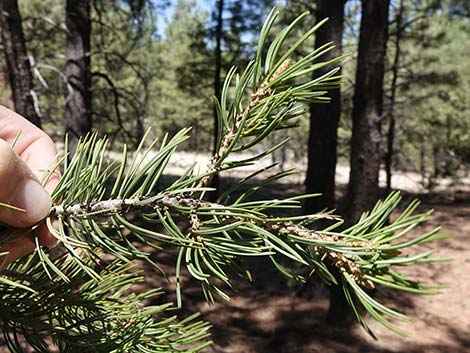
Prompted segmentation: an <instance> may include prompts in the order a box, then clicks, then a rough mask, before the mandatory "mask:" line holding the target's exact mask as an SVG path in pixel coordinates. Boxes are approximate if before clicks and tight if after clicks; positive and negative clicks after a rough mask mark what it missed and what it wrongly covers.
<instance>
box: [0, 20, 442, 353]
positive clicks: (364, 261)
mask: <svg viewBox="0 0 470 353" xmlns="http://www.w3.org/2000/svg"><path fill="white" fill-rule="evenodd" d="M277 16H278V14H277V12H275V11H273V12H272V13H271V14H270V16H269V17H268V19H267V21H266V23H265V25H264V26H263V29H262V31H261V34H260V42H259V49H258V52H257V57H256V58H255V60H254V61H253V62H251V63H249V64H248V66H247V68H246V69H245V70H244V71H243V72H242V74H241V75H239V76H237V75H236V69H232V70H231V71H230V72H229V74H228V76H227V79H226V81H225V84H224V87H223V89H222V94H221V99H220V102H219V101H217V100H216V101H215V105H216V108H217V112H218V119H219V124H220V127H221V129H219V131H221V135H220V136H219V137H218V146H219V148H218V151H217V154H216V155H214V156H213V157H212V159H211V161H210V163H209V165H208V167H207V170H205V171H204V172H202V173H197V172H196V171H195V168H194V166H193V167H191V168H189V169H188V170H187V171H186V172H185V173H184V174H183V175H182V176H181V177H180V178H178V179H177V180H176V181H174V182H173V183H172V184H171V185H169V186H166V187H164V188H163V189H162V190H161V186H159V182H160V179H161V176H162V175H163V174H164V172H165V168H166V166H167V164H168V163H169V161H170V159H171V156H172V154H173V152H174V151H175V150H176V148H177V147H178V146H179V145H180V144H182V143H183V142H184V141H186V140H187V139H188V133H189V129H186V130H182V131H180V132H179V133H177V134H175V136H173V137H171V138H170V137H169V136H164V137H163V139H162V140H161V141H157V140H155V141H150V142H149V141H148V135H149V133H148V132H147V134H146V135H145V137H144V139H143V140H142V142H141V144H140V145H139V146H138V148H137V150H136V151H135V152H134V154H133V157H132V158H129V156H128V150H127V147H126V146H124V147H123V153H122V158H121V159H120V160H119V161H110V160H109V158H107V149H108V148H107V140H106V138H98V136H97V135H90V136H87V137H85V138H83V139H82V140H81V141H80V143H79V144H78V146H77V148H76V151H75V154H74V156H73V157H72V158H71V160H70V161H68V158H66V157H67V151H65V156H64V158H62V159H61V161H60V162H59V163H58V165H57V166H54V167H53V168H51V172H50V173H51V174H52V173H54V171H55V170H56V168H57V167H59V164H60V165H61V166H62V178H61V180H60V182H59V184H58V185H57V187H56V189H55V190H54V192H53V194H52V198H53V201H54V206H53V207H52V209H51V212H50V214H49V216H48V217H47V219H46V222H47V223H48V225H49V226H50V230H51V232H52V233H53V234H54V235H55V236H56V237H57V239H58V240H59V241H60V243H61V246H62V247H63V252H62V253H59V255H56V256H54V255H53V254H52V252H50V251H48V250H45V249H42V248H41V247H40V246H39V242H38V241H37V239H36V244H37V247H36V251H35V253H34V254H33V255H31V256H28V257H25V258H23V259H21V260H19V261H17V262H15V263H13V264H11V265H10V266H9V267H8V268H7V269H5V270H3V273H2V275H1V276H0V303H2V304H1V305H0V318H2V319H3V322H4V327H5V329H4V332H5V335H6V336H5V337H6V338H7V340H8V342H9V345H10V347H11V349H12V351H15V352H21V351H22V349H21V347H20V346H21V345H20V344H19V343H18V339H16V337H17V336H19V335H23V336H24V337H25V339H26V341H27V342H28V343H29V344H30V345H31V346H33V347H34V348H35V349H36V350H37V351H39V352H45V351H47V345H48V342H47V340H45V339H44V337H45V336H51V337H52V339H53V340H54V343H55V344H56V346H57V347H58V350H59V351H60V352H73V351H77V350H76V349H77V347H79V349H81V350H82V351H90V352H120V351H129V352H146V353H147V352H162V351H164V352H197V351H200V350H201V349H203V348H204V347H205V346H206V345H207V344H209V343H210V342H207V327H208V326H207V325H206V324H204V323H200V322H194V321H192V319H193V317H190V318H188V319H187V320H183V321H181V322H180V323H173V321H172V320H173V318H171V319H166V318H164V317H161V316H160V314H165V313H166V312H167V311H168V310H170V306H169V305H162V306H157V307H148V306H145V304H143V302H145V300H147V299H148V298H150V297H152V296H153V295H156V294H157V293H156V292H155V291H149V292H147V293H142V294H135V293H133V292H132V290H133V287H132V285H133V284H135V283H138V282H139V281H141V280H142V278H141V277H139V276H138V275H137V274H135V273H133V272H132V271H131V269H130V264H131V263H133V262H134V261H135V260H143V261H146V262H147V263H149V264H151V265H152V266H153V267H154V268H155V269H156V270H157V271H161V269H160V267H159V265H158V263H155V262H154V261H153V260H152V259H151V257H150V253H149V252H148V251H147V250H145V247H138V246H136V244H135V242H131V241H130V240H129V239H128V237H127V233H128V231H129V232H130V233H131V234H132V235H133V236H134V237H135V238H136V239H137V241H138V242H139V243H140V244H142V245H147V246H149V247H150V248H151V249H159V250H161V249H164V250H168V251H170V250H171V249H174V250H175V251H176V252H177V258H176V263H175V269H176V291H177V304H178V306H179V307H180V306H181V305H182V299H181V291H182V290H183V288H181V281H180V278H181V271H182V268H183V267H186V269H187V270H188V273H189V274H190V275H191V276H192V277H193V278H194V279H196V280H197V281H199V282H200V283H201V288H202V291H203V293H204V295H205V296H206V298H207V300H208V301H213V300H214V295H218V296H220V297H222V298H224V299H227V300H228V299H229V296H228V295H227V293H226V292H225V291H224V290H225V288H226V287H229V288H232V287H234V286H235V281H234V278H238V277H241V278H245V279H247V280H252V276H251V273H250V271H249V268H248V266H247V265H246V261H245V259H246V258H248V257H252V256H263V257H268V258H269V259H270V260H271V261H272V263H273V264H274V266H275V267H276V268H277V269H278V270H279V271H280V273H282V274H283V275H285V276H287V277H288V278H292V279H294V280H297V281H304V280H305V278H306V276H308V275H311V274H312V273H314V274H315V275H317V276H319V277H320V278H321V279H322V280H323V281H325V282H326V283H328V284H331V283H335V284H339V285H341V286H342V288H343V290H344V292H345V294H346V298H347V299H348V301H349V304H350V305H351V307H352V308H353V311H354V313H355V314H356V316H357V319H358V321H359V322H360V323H361V324H362V325H363V326H364V327H365V328H366V330H368V332H369V333H371V334H373V333H372V332H371V331H370V329H369V328H368V326H367V324H366V323H365V321H364V319H363V316H362V314H361V311H360V310H358V305H360V306H362V307H363V308H365V309H366V311H367V312H368V313H370V314H371V315H372V316H373V317H374V318H375V319H376V320H378V321H379V322H380V323H382V324H383V325H384V326H386V327H388V328H389V329H391V330H394V331H396V332H398V333H403V332H402V331H401V330H400V329H399V328H398V327H396V326H395V325H394V323H393V322H392V321H395V320H402V321H403V320H407V317H406V316H404V315H403V314H401V313H399V312H397V311H395V310H392V309H390V308H387V307H385V306H384V305H383V304H381V303H379V302H377V301H376V300H375V299H374V298H372V297H371V296H370V295H369V294H368V293H367V291H365V290H364V289H365V288H366V289H367V288H374V287H376V286H379V285H380V286H388V287H390V288H393V289H396V290H401V291H408V292H412V293H416V294H431V293H436V292H437V291H436V288H435V287H432V286H426V285H423V284H420V283H416V282H413V281H411V280H409V279H407V278H406V277H404V276H403V275H400V274H398V273H397V272H395V268H396V267H398V266H408V265H415V264H419V263H425V262H432V261H439V260H436V259H432V258H431V257H430V256H431V252H424V253H421V254H418V255H414V256H407V255H406V251H407V250H408V248H410V247H412V246H414V245H418V244H421V243H424V242H427V241H433V240H436V239H439V238H440V237H444V236H446V235H444V234H440V233H439V231H440V229H435V230H433V231H431V232H428V233H426V234H422V235H419V236H416V237H409V232H410V231H411V230H412V229H414V228H415V227H417V226H419V225H420V224H422V223H423V222H425V221H427V220H428V219H429V217H430V213H429V212H428V213H424V214H413V212H414V211H415V210H416V208H417V206H418V203H417V202H413V203H411V204H410V205H409V206H408V207H407V208H406V209H405V210H404V211H403V212H402V214H401V215H400V216H399V217H398V218H396V219H395V221H393V222H391V223H390V224H388V223H387V222H388V220H389V219H390V217H391V215H392V213H393V212H395V210H396V209H397V206H398V204H399V202H400V200H401V197H400V195H399V194H398V193H393V194H391V195H390V196H389V197H388V198H387V199H385V200H384V201H379V202H378V203H377V205H376V207H375V208H374V209H373V210H372V211H371V212H370V213H366V214H364V216H363V217H362V218H361V220H360V221H359V222H358V223H357V224H356V225H354V226H353V227H350V228H349V229H346V230H344V231H340V230H339V227H340V226H341V224H342V221H341V219H340V218H338V217H337V216H334V215H332V214H330V213H326V214H317V215H310V216H283V217H279V216H278V217H275V216H272V215H271V214H270V211H271V210H273V209H281V210H284V211H286V210H287V211H288V210H290V209H296V208H299V207H300V201H301V200H302V199H303V198H305V197H308V195H307V196H299V197H293V198H289V199H285V200H259V201H253V200H250V199H249V198H250V196H251V195H252V194H253V192H255V191H256V190H257V189H259V188H262V187H264V186H265V185H266V184H268V183H269V182H273V181H276V180H278V179H280V178H282V177H285V176H286V175H289V174H290V173H291V171H285V172H280V173H277V174H274V175H272V176H270V177H268V178H265V179H264V180H260V181H258V182H257V183H256V184H255V186H254V187H252V188H251V189H249V190H247V191H245V192H242V193H241V195H239V196H238V197H236V198H235V197H233V195H234V193H235V192H236V191H237V190H239V188H240V187H241V186H243V185H245V184H246V183H247V182H248V181H253V180H255V178H256V176H257V175H259V174H260V173H261V172H262V171H265V170H259V171H257V172H255V173H253V174H251V175H250V176H248V177H246V178H244V179H242V180H241V181H239V182H236V183H234V184H233V185H232V186H231V187H229V188H228V189H227V190H226V191H225V192H224V193H223V194H222V195H221V196H220V197H219V199H218V200H217V201H216V202H208V201H205V200H204V198H203V197H204V193H205V192H206V191H208V190H209V188H207V185H208V183H209V182H210V180H211V178H212V175H213V174H214V173H218V172H221V171H224V170H229V169H234V168H239V167H241V166H244V165H248V164H253V163H256V162H257V161H258V160H259V159H261V158H263V157H265V156H267V155H269V154H270V153H271V152H272V151H273V150H275V149H276V148H279V147H280V146H282V144H283V143H285V142H286V141H283V142H281V143H279V144H278V145H276V146H273V147H271V148H268V149H266V150H264V151H262V152H261V153H258V154H255V155H254V156H253V157H249V158H245V159H236V160H231V161H228V160H227V157H228V156H230V155H233V153H234V152H242V151H251V152H252V150H251V149H252V147H253V146H259V144H260V143H261V142H262V141H264V139H265V138H266V137H267V136H268V135H269V134H270V133H272V132H273V131H274V130H276V129H281V128H286V127H290V126H292V125H295V124H294V123H293V122H292V121H293V119H295V117H297V116H299V115H300V114H302V112H303V107H302V103H303V102H319V103H321V102H325V101H327V100H328V99H327V98H326V97H324V94H325V93H326V91H325V90H326V89H327V88H331V87H337V86H338V85H339V79H340V78H339V77H336V76H335V73H336V70H332V71H330V72H329V73H327V74H326V75H323V76H322V77H319V78H316V79H313V80H312V79H311V73H312V72H313V71H315V70H317V69H319V68H321V67H323V66H325V65H330V64H332V63H334V62H339V61H340V60H341V58H338V59H336V60H333V61H329V62H320V63H318V62H317V59H318V58H319V57H320V56H321V55H322V54H324V53H325V52H327V51H328V50H331V48H332V45H331V44H327V45H325V46H323V47H321V48H318V49H316V50H314V51H313V52H311V53H309V54H307V55H306V56H304V57H302V58H300V59H298V60H296V61H293V60H292V59H291V58H290V55H291V54H292V53H293V52H296V51H297V49H298V48H299V46H301V45H302V44H303V43H304V42H305V41H306V40H308V39H309V38H310V37H311V36H312V35H313V34H314V32H315V30H316V29H317V28H318V26H315V27H314V28H312V29H311V30H310V31H308V32H307V33H305V34H304V35H303V36H302V37H301V38H300V39H298V40H297V41H296V42H295V43H294V44H293V45H292V46H291V47H289V48H286V49H282V48H283V44H284V42H285V40H286V38H287V36H288V35H289V34H290V33H291V32H292V30H293V29H294V28H295V26H297V25H298V24H299V23H300V22H301V21H302V20H303V19H304V18H305V17H306V16H307V14H303V15H301V16H300V17H299V18H298V19H296V20H294V22H293V23H292V24H291V25H290V26H288V27H287V28H286V29H284V30H282V31H281V32H280V33H279V34H278V35H277V36H276V37H275V38H274V39H273V41H272V42H271V45H270V46H269V47H267V48H266V47H265V41H266V38H267V37H268V33H269V32H270V30H271V27H272V26H273V24H274V22H275V20H276V17H277ZM320 25H321V24H320ZM282 50H284V51H282ZM235 76H237V77H236V80H235V84H234V85H233V81H234V78H235ZM232 88H233V90H232ZM229 92H234V93H233V94H231V95H230V94H229ZM247 95H248V96H247ZM228 102H231V104H228ZM65 145H66V146H67V143H66V144H65ZM146 145H148V147H144V146H146ZM157 145H159V147H158V148H157ZM266 169H268V170H269V168H266ZM157 186H158V187H157ZM310 196H312V195H310ZM323 218H326V219H330V220H331V221H332V225H331V226H329V227H328V228H326V229H315V225H316V224H315V222H316V221H317V220H319V219H323ZM54 219H55V220H56V221H57V229H55V228H53V227H52V222H53V220H54ZM31 230H34V228H33V229H31ZM31 230H30V231H31ZM19 236H24V234H23V233H19V232H16V233H15V232H13V234H12V235H11V236H9V237H8V239H3V240H2V241H1V242H0V245H1V243H5V242H7V241H9V240H11V239H12V238H14V237H19ZM104 255H106V256H107V257H112V258H114V261H113V262H112V263H110V264H107V263H104V262H103V261H102V257H103V256H104ZM287 262H290V263H297V264H300V265H301V268H302V270H300V272H299V270H292V269H290V268H289V266H288V265H286V263H287ZM330 265H333V266H334V267H336V269H337V270H338V271H339V273H340V283H337V279H336V278H335V276H334V275H333V273H332V272H331V266H330ZM221 283H222V285H221ZM154 314H158V315H157V317H156V318H155V317H154ZM26 318H29V319H26ZM10 337H13V339H10Z"/></svg>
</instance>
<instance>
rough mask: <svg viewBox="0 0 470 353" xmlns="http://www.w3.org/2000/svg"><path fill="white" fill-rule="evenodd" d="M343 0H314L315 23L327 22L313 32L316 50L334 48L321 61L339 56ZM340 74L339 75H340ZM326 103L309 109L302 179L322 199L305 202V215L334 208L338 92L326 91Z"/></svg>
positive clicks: (326, 69)
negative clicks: (306, 151)
mask: <svg viewBox="0 0 470 353" xmlns="http://www.w3.org/2000/svg"><path fill="white" fill-rule="evenodd" d="M345 2H346V1H345V0H317V2H316V3H317V10H316V18H317V21H320V20H323V19H324V18H326V17H328V18H329V20H328V22H327V23H326V24H324V25H323V26H322V27H321V28H320V29H319V30H318V31H317V33H316V37H315V48H319V47H320V46H322V45H324V44H326V43H328V42H333V43H334V44H335V46H336V47H335V48H334V49H333V50H332V51H330V52H329V53H327V54H326V55H324V56H322V57H321V58H320V60H321V61H328V60H331V59H334V58H336V57H338V56H340V55H341V50H342V36H343V22H344V4H345ZM336 66H337V65H329V66H326V67H324V68H322V69H320V70H318V71H317V72H316V73H315V77H318V76H322V75H324V74H326V73H327V72H328V71H330V70H331V69H333V68H334V67H336ZM339 74H340V73H339ZM328 96H329V97H331V101H330V103H329V104H312V105H311V106H310V132H309V141H308V169H307V176H306V179H305V185H306V192H307V193H308V194H311V193H321V196H319V197H315V198H310V199H307V200H306V201H305V204H304V212H305V213H314V212H317V211H320V210H321V209H324V208H328V209H332V208H334V207H335V171H336V148H337V144H338V134H337V130H338V124H339V119H340V115H341V92H340V89H333V90H329V91H328Z"/></svg>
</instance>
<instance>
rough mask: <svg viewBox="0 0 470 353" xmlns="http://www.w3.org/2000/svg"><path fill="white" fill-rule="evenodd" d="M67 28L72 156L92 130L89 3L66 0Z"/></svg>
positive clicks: (66, 117)
mask: <svg viewBox="0 0 470 353" xmlns="http://www.w3.org/2000/svg"><path fill="white" fill-rule="evenodd" d="M66 25H67V49H66V64H65V75H66V77H67V81H68V83H69V85H70V87H71V92H67V102H66V105H65V112H64V125H65V132H66V133H67V134H68V138H69V143H68V147H69V151H70V152H71V153H73V152H74V151H75V148H76V146H77V143H78V139H79V138H80V137H81V136H84V135H85V134H87V133H88V132H90V131H91V120H92V119H91V89H90V87H91V72H90V34H91V18H90V0H67V3H66Z"/></svg>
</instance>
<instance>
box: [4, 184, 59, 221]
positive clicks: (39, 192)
mask: <svg viewBox="0 0 470 353" xmlns="http://www.w3.org/2000/svg"><path fill="white" fill-rule="evenodd" d="M10 204H11V205H13V206H16V207H19V208H22V209H23V210H25V212H18V211H16V212H15V211H13V212H15V215H17V216H18V218H21V221H22V222H24V223H25V224H24V226H25V227H28V226H31V225H33V224H34V223H37V222H39V221H40V220H41V219H43V218H44V217H46V216H47V214H48V213H49V211H50V209H51V206H52V199H51V196H50V195H49V194H48V192H47V191H46V190H45V189H44V188H43V187H42V185H41V184H40V183H39V182H38V181H37V180H35V179H29V178H28V179H26V180H25V181H24V182H23V183H21V184H20V185H19V186H18V188H17V189H16V192H15V193H14V195H13V198H12V199H11V200H10Z"/></svg>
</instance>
